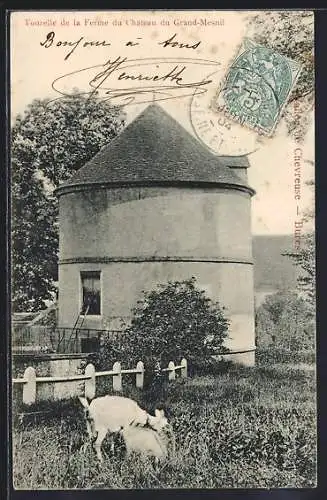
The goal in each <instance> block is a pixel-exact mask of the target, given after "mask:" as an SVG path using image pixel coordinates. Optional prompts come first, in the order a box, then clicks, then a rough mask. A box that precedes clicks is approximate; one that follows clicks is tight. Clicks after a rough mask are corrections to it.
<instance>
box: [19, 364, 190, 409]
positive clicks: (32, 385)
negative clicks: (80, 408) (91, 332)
mask: <svg viewBox="0 0 327 500" xmlns="http://www.w3.org/2000/svg"><path fill="white" fill-rule="evenodd" d="M178 370H180V376H181V377H182V378H186V377H187V360H186V359H185V358H183V359H182V360H181V363H180V365H175V363H174V362H173V361H170V362H169V363H168V367H167V368H163V369H161V370H160V371H161V372H168V379H169V380H174V379H175V378H176V371H178ZM127 373H135V375H136V377H135V379H136V380H135V382H136V387H138V388H139V389H142V388H143V385H144V373H145V368H144V364H143V362H142V361H139V362H138V363H137V365H136V368H133V369H126V370H122V368H121V363H120V362H119V361H116V362H115V363H114V365H113V367H112V370H107V371H103V372H96V371H95V367H94V365H93V364H92V363H89V364H88V365H87V366H86V368H85V372H84V375H70V376H65V377H37V375H36V370H35V368H33V367H32V366H29V367H28V368H26V370H25V372H24V377H23V378H14V379H13V380H12V382H13V384H23V403H24V404H26V405H31V404H33V403H35V402H36V394H37V390H36V389H37V384H42V383H54V384H56V383H63V382H77V381H80V382H83V381H84V382H85V386H84V393H85V397H87V398H88V399H93V398H94V397H95V392H96V379H97V378H98V377H104V376H112V389H113V390H114V391H118V392H119V391H122V389H123V375H124V374H127Z"/></svg>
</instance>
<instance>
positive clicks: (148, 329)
mask: <svg viewBox="0 0 327 500" xmlns="http://www.w3.org/2000/svg"><path fill="white" fill-rule="evenodd" d="M227 334H228V320H227V319H226V318H225V316H224V309H223V308H222V307H221V306H220V305H219V304H218V303H214V302H212V301H211V299H209V298H208V297H206V296H205V292H204V291H203V290H200V289H199V288H198V287H197V286H196V280H195V278H193V277H192V278H191V279H188V280H185V281H175V282H171V281H170V282H168V283H167V284H162V285H159V286H158V288H157V289H155V290H153V291H150V292H143V298H142V299H141V300H140V301H138V303H137V305H136V307H135V308H134V310H133V318H132V321H131V325H130V326H129V327H128V328H127V329H126V332H125V334H124V335H123V337H122V338H121V339H120V341H119V342H118V343H117V340H111V339H110V338H108V339H107V340H106V341H105V342H104V345H103V348H102V352H101V354H100V359H99V361H98V362H99V363H101V365H102V366H104V365H106V366H108V365H109V366H112V363H113V362H114V361H116V360H118V359H119V360H128V364H132V365H134V364H135V365H136V363H137V361H139V360H142V361H143V362H144V363H145V364H146V366H147V369H148V370H150V369H152V370H153V369H154V367H155V365H158V364H160V366H161V367H166V366H167V364H168V362H169V361H171V360H172V361H174V362H179V361H180V360H181V358H182V357H185V358H186V359H187V360H188V362H190V363H192V361H195V360H202V361H205V360H209V359H210V357H211V355H212V354H213V353H215V352H216V351H217V350H219V351H220V352H227V349H226V348H225V347H224V346H223V343H224V341H225V339H226V338H227Z"/></svg>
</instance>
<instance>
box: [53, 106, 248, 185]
mask: <svg viewBox="0 0 327 500" xmlns="http://www.w3.org/2000/svg"><path fill="white" fill-rule="evenodd" d="M230 166H231V167H232V166H239V167H248V166H249V163H248V160H247V158H246V157H237V158H236V157H218V156H215V155H213V154H212V153H211V152H210V151H209V150H207V148H206V147H205V146H204V145H202V144H201V143H200V142H199V141H198V140H197V139H196V138H195V137H193V136H192V135H191V134H189V133H188V132H187V131H186V130H185V129H184V128H183V127H182V126H181V125H180V124H179V123H178V122H177V121H176V120H174V119H173V118H172V117H171V116H170V115H169V114H168V113H166V112H165V111H164V110H163V109H162V108H161V107H160V106H158V105H155V104H151V105H150V106H148V107H147V108H146V109H145V110H144V111H143V112H142V113H141V114H140V115H139V116H138V117H137V118H136V119H135V120H134V121H133V122H131V123H130V124H129V125H128V126H127V127H126V128H125V129H124V130H123V131H122V132H121V134H120V135H119V136H117V137H116V138H115V139H114V140H112V141H111V142H110V144H108V145H107V146H105V147H103V148H102V149H101V150H100V151H99V152H98V153H97V154H96V155H95V156H94V157H93V158H92V159H91V160H90V161H88V162H87V163H86V164H85V165H84V166H83V167H82V168H80V169H79V170H78V171H77V172H75V174H74V175H73V176H72V177H71V178H70V179H69V181H68V182H65V183H64V184H61V185H60V186H59V188H58V189H57V193H58V194H60V193H61V192H63V191H66V189H67V188H68V187H70V188H73V186H74V187H79V186H82V185H104V184H109V185H111V184H112V185H126V184H127V185H131V184H140V185H148V184H167V185H169V184H171V185H175V184H176V183H192V184H194V183H196V184H202V183H204V184H219V185H221V184H223V185H230V187H235V188H236V189H237V188H239V189H242V188H243V189H244V190H246V191H248V192H250V193H251V194H253V192H254V191H253V190H252V189H251V188H250V187H249V186H248V185H247V183H246V182H245V181H244V180H243V179H241V178H240V177H239V176H238V175H237V174H235V173H234V172H233V170H231V169H230V168H229V167H230ZM69 190H70V189H69Z"/></svg>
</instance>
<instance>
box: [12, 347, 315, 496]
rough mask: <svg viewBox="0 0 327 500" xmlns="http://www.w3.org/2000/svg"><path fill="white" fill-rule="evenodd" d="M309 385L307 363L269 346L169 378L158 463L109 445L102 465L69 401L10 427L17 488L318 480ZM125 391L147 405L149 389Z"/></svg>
mask: <svg viewBox="0 0 327 500" xmlns="http://www.w3.org/2000/svg"><path fill="white" fill-rule="evenodd" d="M272 359H273V362H272ZM285 360H286V362H285ZM299 362H300V364H299ZM315 394H316V376H315V369H314V364H313V363H308V362H307V361H306V360H304V361H303V359H297V360H293V362H290V360H289V359H286V358H283V357H280V356H275V357H274V358H271V356H267V354H265V353H263V354H262V355H259V356H258V362H257V366H256V367H255V368H242V367H237V366H233V367H231V368H230V369H229V370H228V371H225V372H223V373H221V374H219V375H218V374H215V375H202V376H196V377H194V378H189V379H179V380H176V381H175V382H171V383H170V384H169V386H168V387H167V388H166V390H165V393H164V398H165V400H166V401H165V408H166V410H167V413H168V416H169V417H170V421H171V423H172V425H173V427H174V430H175V433H176V441H177V445H176V453H175V456H173V457H171V458H170V459H169V460H167V461H165V462H163V463H162V464H161V465H160V466H159V470H157V471H156V470H155V469H154V468H153V465H152V463H151V461H150V460H147V459H144V458H141V457H138V458H137V459H135V457H134V458H131V459H127V458H125V457H124V455H123V454H122V453H118V454H117V455H115V456H111V455H110V452H109V450H108V456H107V459H106V460H105V462H104V464H103V465H100V464H98V462H97V460H96V458H95V456H94V453H93V451H92V450H91V449H90V447H89V446H87V447H86V449H83V447H82V445H83V443H84V442H85V440H86V435H85V424H84V420H83V412H82V410H81V408H80V407H79V404H78V402H76V401H74V402H73V401H72V402H71V403H68V404H66V405H62V407H61V411H59V412H58V415H57V416H56V417H51V418H49V417H48V418H47V419H46V420H45V419H44V421H42V419H39V421H38V422H35V421H34V422H27V421H26V422H25V423H24V424H22V423H21V424H17V425H16V426H15V429H14V433H13V468H14V487H15V488H17V489H68V488H69V489H74V488H78V489H94V488H106V489H107V488H110V489H111V488H112V489H114V488H135V489H139V488H156V489H157V488H294V487H297V488H310V487H314V486H315V485H316V396H315ZM127 395H130V396H131V397H134V398H135V399H136V400H137V401H138V402H139V403H140V404H142V405H143V407H146V408H147V409H149V410H153V406H154V401H153V398H151V393H150V392H148V393H146V392H144V391H143V392H139V393H138V392H136V389H131V390H130V391H127ZM104 446H105V444H104Z"/></svg>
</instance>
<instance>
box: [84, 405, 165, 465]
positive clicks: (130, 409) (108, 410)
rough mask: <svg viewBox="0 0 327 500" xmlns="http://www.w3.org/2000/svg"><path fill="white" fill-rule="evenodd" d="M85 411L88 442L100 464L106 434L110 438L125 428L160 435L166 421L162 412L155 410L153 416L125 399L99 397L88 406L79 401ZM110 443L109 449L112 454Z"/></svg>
mask: <svg viewBox="0 0 327 500" xmlns="http://www.w3.org/2000/svg"><path fill="white" fill-rule="evenodd" d="M79 400H80V402H81V404H82V405H83V406H84V408H85V416H86V424H87V430H88V434H89V437H90V439H92V440H93V441H94V445H93V446H94V449H95V451H96V454H97V457H98V459H99V460H100V461H101V462H102V461H103V457H102V453H101V445H102V442H103V440H104V438H105V437H106V435H107V433H108V432H109V433H110V434H114V433H116V432H120V433H122V434H123V431H124V429H125V428H126V427H133V426H142V427H144V426H147V427H148V428H150V429H152V430H154V431H160V430H161V429H163V428H164V427H165V426H167V424H168V421H167V419H166V417H165V415H164V412H163V410H155V416H152V415H149V414H148V413H147V412H146V411H145V410H142V408H140V407H139V405H138V404H137V403H136V402H135V401H133V400H132V399H129V398H124V397H121V396H103V397H100V398H96V399H93V400H92V401H91V403H90V404H89V403H88V401H87V399H86V398H82V397H79ZM113 447H114V444H113V442H112V444H111V449H112V451H113Z"/></svg>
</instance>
